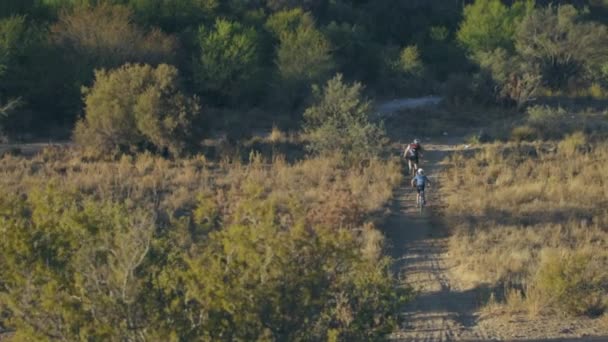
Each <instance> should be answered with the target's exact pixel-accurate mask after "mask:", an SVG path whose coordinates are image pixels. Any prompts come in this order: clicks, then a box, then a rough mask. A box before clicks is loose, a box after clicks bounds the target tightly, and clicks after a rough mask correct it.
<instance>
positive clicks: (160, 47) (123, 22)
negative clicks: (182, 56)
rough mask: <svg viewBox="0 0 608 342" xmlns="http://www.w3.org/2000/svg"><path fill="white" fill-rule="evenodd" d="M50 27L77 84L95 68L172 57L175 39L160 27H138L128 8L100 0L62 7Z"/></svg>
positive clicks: (86, 80) (170, 59) (85, 80)
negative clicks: (98, 3)
mask: <svg viewBox="0 0 608 342" xmlns="http://www.w3.org/2000/svg"><path fill="white" fill-rule="evenodd" d="M51 30H52V39H53V41H54V42H55V44H56V45H57V46H59V47H60V48H61V49H62V52H63V54H64V55H65V59H66V62H67V63H69V65H72V66H73V67H74V68H75V70H74V71H75V73H76V75H75V76H76V81H75V82H76V83H77V84H78V86H79V87H80V86H81V85H87V84H88V83H89V82H90V80H91V79H92V77H93V71H94V69H97V68H116V67H119V66H121V65H123V64H125V63H147V64H152V65H158V64H161V63H172V62H173V61H174V60H175V53H176V47H177V43H176V41H175V39H174V38H172V37H170V36H167V35H165V34H163V33H162V32H161V31H159V30H152V31H150V32H145V31H144V30H142V29H140V28H139V27H137V26H136V25H135V24H134V23H133V13H132V12H131V10H129V9H128V8H127V7H124V6H118V5H109V4H106V3H103V4H101V5H98V6H94V7H91V6H77V7H76V8H74V9H73V10H64V11H62V12H61V14H60V16H59V20H58V22H57V23H56V24H55V25H53V27H52V28H51Z"/></svg>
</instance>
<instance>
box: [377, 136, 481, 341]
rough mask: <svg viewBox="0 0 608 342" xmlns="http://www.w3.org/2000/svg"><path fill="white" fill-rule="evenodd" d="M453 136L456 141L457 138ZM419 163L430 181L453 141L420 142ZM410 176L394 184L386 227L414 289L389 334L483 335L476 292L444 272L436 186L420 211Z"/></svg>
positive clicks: (411, 337) (405, 337)
mask: <svg viewBox="0 0 608 342" xmlns="http://www.w3.org/2000/svg"><path fill="white" fill-rule="evenodd" d="M450 140H452V141H451V142H455V141H456V140H454V139H450ZM424 147H425V150H426V152H425V155H424V157H425V158H424V160H423V161H422V166H423V167H424V169H425V170H426V173H427V175H429V178H430V180H431V182H434V184H432V185H434V186H436V185H437V183H438V182H440V180H439V179H437V178H436V177H435V175H436V174H437V171H438V169H439V162H440V161H441V160H443V159H444V158H445V157H446V156H447V155H448V154H449V153H450V152H451V151H454V150H455V149H456V145H451V144H424ZM409 181H410V177H406V179H404V182H403V184H402V185H401V187H400V188H399V189H397V191H396V194H395V198H394V200H393V204H392V208H391V216H390V218H389V220H388V222H387V224H386V226H385V228H384V232H385V234H386V236H387V238H388V240H389V241H390V243H391V254H392V256H393V257H394V258H395V260H396V266H395V267H396V268H397V269H396V271H397V272H398V274H399V276H400V277H401V278H402V279H403V281H404V282H405V283H406V284H409V285H411V286H413V287H414V288H415V289H416V290H417V291H418V295H417V296H416V299H415V300H414V301H412V302H411V303H409V304H408V305H407V307H406V308H404V313H403V314H404V315H405V322H406V323H405V324H406V325H405V326H403V327H401V329H400V330H399V331H397V332H395V333H394V334H393V335H392V336H391V340H396V341H428V342H434V341H452V340H486V339H488V336H487V334H486V333H485V331H484V330H483V329H482V328H480V327H478V326H476V321H477V317H476V315H475V312H476V311H477V310H476V309H477V303H478V302H479V293H477V292H478V291H476V290H466V291H465V290H461V289H460V288H459V287H458V285H457V284H454V283H453V281H451V279H450V277H449V275H448V272H447V262H446V258H447V234H446V231H445V229H443V228H442V227H440V226H438V225H437V224H433V223H432V222H431V217H432V215H433V211H434V210H435V209H436V208H434V206H437V205H438V201H437V200H438V198H437V193H436V190H435V189H433V187H431V188H430V189H429V191H427V192H428V194H427V199H428V203H429V207H427V208H426V209H425V213H423V214H422V215H420V214H419V213H418V212H417V211H416V208H415V196H416V195H415V192H414V190H413V189H412V188H411V187H409V186H408V184H409Z"/></svg>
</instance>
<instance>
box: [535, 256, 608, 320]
mask: <svg viewBox="0 0 608 342" xmlns="http://www.w3.org/2000/svg"><path fill="white" fill-rule="evenodd" d="M596 252H597V251H593V250H592V249H590V248H587V249H585V250H575V251H573V250H566V249H564V250H559V249H544V250H543V251H542V253H541V255H540V265H539V268H538V272H537V273H536V275H535V276H534V280H533V283H532V284H533V285H532V286H533V287H534V288H535V289H536V291H535V292H534V295H535V296H532V297H538V298H539V299H540V300H544V301H545V302H546V303H549V304H550V305H551V304H553V305H554V306H556V307H558V308H559V309H560V310H562V311H564V312H566V313H570V314H575V315H591V316H595V315H599V314H602V313H603V312H604V311H605V310H606V305H608V272H607V271H606V264H607V261H608V254H606V253H605V252H604V253H602V254H596Z"/></svg>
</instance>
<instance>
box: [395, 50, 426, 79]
mask: <svg viewBox="0 0 608 342" xmlns="http://www.w3.org/2000/svg"><path fill="white" fill-rule="evenodd" d="M399 67H400V68H401V70H402V71H403V72H405V73H406V74H410V75H420V74H421V73H422V70H423V67H424V66H423V64H422V61H421V60H420V51H419V50H418V47H417V46H416V45H412V46H407V47H405V48H403V50H401V54H400V55H399Z"/></svg>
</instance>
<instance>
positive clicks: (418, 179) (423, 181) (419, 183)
mask: <svg viewBox="0 0 608 342" xmlns="http://www.w3.org/2000/svg"><path fill="white" fill-rule="evenodd" d="M427 184H428V185H431V181H430V180H429V179H428V177H427V176H425V175H424V170H423V169H418V172H417V174H416V176H415V177H414V178H412V187H415V188H416V191H417V192H418V194H417V195H416V204H418V203H420V193H421V192H424V188H425V187H426V185H427ZM423 200H424V204H426V198H423Z"/></svg>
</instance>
